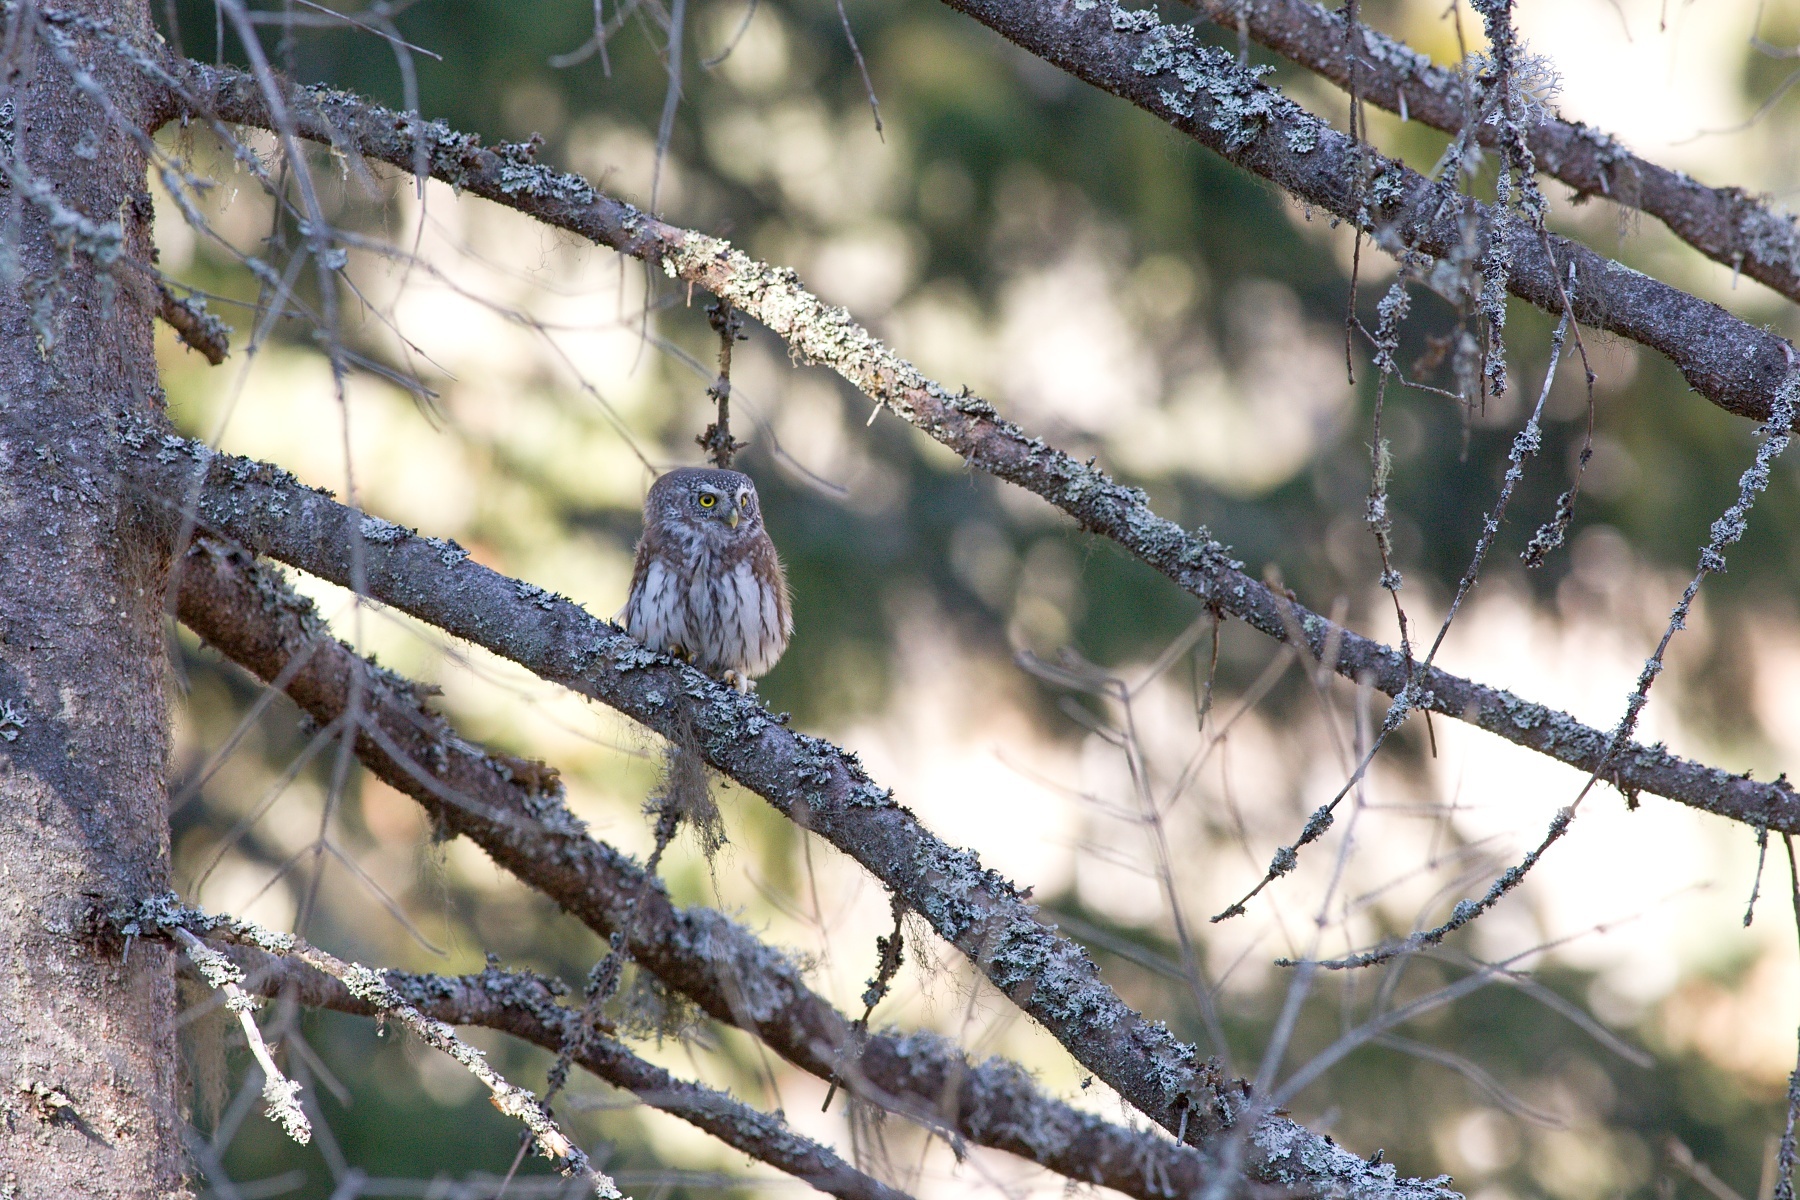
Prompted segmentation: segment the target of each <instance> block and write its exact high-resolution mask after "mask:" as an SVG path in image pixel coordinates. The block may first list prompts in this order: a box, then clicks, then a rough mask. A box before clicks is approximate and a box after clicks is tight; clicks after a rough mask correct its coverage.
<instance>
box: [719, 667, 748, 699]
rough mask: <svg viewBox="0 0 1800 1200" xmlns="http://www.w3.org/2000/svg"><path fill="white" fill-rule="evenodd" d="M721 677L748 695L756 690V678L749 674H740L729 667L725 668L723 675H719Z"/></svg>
mask: <svg viewBox="0 0 1800 1200" xmlns="http://www.w3.org/2000/svg"><path fill="white" fill-rule="evenodd" d="M719 679H720V680H721V681H723V682H725V683H728V684H730V685H731V686H732V687H734V688H736V689H737V690H738V691H740V692H742V693H743V694H744V695H746V696H748V695H749V694H750V693H751V692H754V691H755V690H756V680H754V679H752V678H750V677H749V676H748V675H740V674H739V673H738V672H736V671H734V670H732V669H731V668H729V667H727V668H726V669H725V673H724V674H723V675H721V676H719Z"/></svg>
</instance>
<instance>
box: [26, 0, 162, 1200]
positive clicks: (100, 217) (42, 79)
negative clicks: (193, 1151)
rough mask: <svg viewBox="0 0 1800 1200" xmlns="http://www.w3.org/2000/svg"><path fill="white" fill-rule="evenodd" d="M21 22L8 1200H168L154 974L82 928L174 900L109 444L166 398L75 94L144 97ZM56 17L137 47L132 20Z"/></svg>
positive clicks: (126, 153)
mask: <svg viewBox="0 0 1800 1200" xmlns="http://www.w3.org/2000/svg"><path fill="white" fill-rule="evenodd" d="M19 7H20V6H18V5H8V6H6V10H10V11H6V10H0V12H4V13H5V15H4V17H0V20H3V21H4V22H5V25H6V28H5V30H4V33H5V38H6V40H5V43H4V49H3V51H0V52H3V53H5V54H6V56H7V57H6V59H5V62H4V64H3V66H4V71H5V73H4V75H3V76H0V121H3V122H4V123H0V154H3V155H4V157H5V158H6V159H7V160H8V163H7V169H6V172H5V176H6V180H5V183H4V184H0V900H3V902H0V1197H12V1196H18V1197H49V1196H70V1197H73V1196H84V1197H85V1196H95V1197H99V1196H105V1197H124V1196H131V1197H167V1196H175V1195H185V1194H186V1190H185V1184H184V1182H183V1175H184V1170H183V1156H182V1152H181V1148H180V1132H179V1131H180V1114H179V1112H178V1108H177V1105H178V1098H177V1091H176V1084H177V1070H176V1049H175V1045H176V1043H175V1029H174V1015H175V992H174V983H173V979H172V974H171V971H170V963H169V960H168V953H167V951H165V950H163V949H160V948H158V947H154V946H146V945H138V946H135V947H133V948H132V949H131V952H130V954H129V956H127V957H122V956H121V953H120V947H119V945H118V943H117V941H116V939H115V940H111V941H109V940H108V939H106V938H104V937H103V936H100V933H101V928H100V927H101V922H99V921H98V920H97V919H96V914H98V913H102V912H104V911H106V909H108V908H110V907H112V906H114V905H116V904H119V903H121V902H125V903H128V902H130V901H133V900H135V899H137V898H140V897H143V896H146V895H149V894H152V893H155V892H159V891H162V890H165V889H166V888H167V887H168V883H169V834H168V813H167V794H166V789H165V784H164V768H165V761H164V760H165V757H166V752H167V747H168V736H167V723H166V719H165V717H166V714H165V708H164V697H163V688H162V680H163V672H164V669H165V668H164V665H163V640H162V625H161V621H162V609H163V592H164V588H165V586H166V584H165V567H166V557H165V551H164V550H163V548H162V547H161V546H159V545H158V543H157V540H156V539H155V538H153V537H149V536H146V525H145V523H144V522H143V521H142V520H140V519H139V514H138V504H139V502H138V501H137V500H135V499H134V498H133V497H132V496H131V495H130V494H128V493H127V492H126V490H125V489H124V487H123V484H122V482H121V481H122V478H123V476H122V473H121V471H120V470H119V461H120V456H121V454H122V453H124V451H123V448H122V447H121V445H120V442H119V440H118V437H117V436H116V434H115V430H116V427H117V425H118V421H119V418H120V416H121V415H122V414H125V413H127V412H136V413H140V414H141V413H147V412H151V411H153V410H154V409H156V408H157V407H159V406H160V405H161V402H162V396H161V391H160V389H159V388H158V387H157V381H156V363H155V357H154V350H153V343H152V328H151V312H152V310H151V308H150V307H149V306H148V304H147V303H146V297H147V296H149V295H152V294H154V293H153V292H152V291H151V288H150V286H149V285H147V283H146V276H145V274H144V272H143V271H142V269H141V267H135V268H134V267H133V265H132V261H131V260H135V261H136V263H138V264H144V263H148V262H149V261H150V259H151V245H150V238H149V231H150V196H149V194H148V192H147V191H146V190H145V186H144V183H145V164H144V158H143V155H142V153H141V151H140V149H139V147H138V146H137V145H136V144H134V141H133V139H132V137H131V136H130V135H129V134H128V133H127V132H124V131H122V130H121V129H119V128H118V127H117V125H116V124H115V123H114V119H113V118H112V117H109V116H108V114H107V112H106V109H105V106H103V105H102V104H101V103H100V102H99V101H98V100H97V99H96V98H95V97H94V95H92V94H90V92H89V91H85V90H84V87H83V84H86V86H88V87H90V88H91V87H93V86H94V85H97V86H98V88H99V89H103V90H104V93H105V95H106V96H108V97H109V98H110V101H111V103H112V104H113V105H114V106H115V108H116V115H117V116H118V117H119V118H122V119H123V120H124V121H125V122H128V123H130V124H132V125H133V126H134V127H135V128H140V129H141V128H143V127H145V124H146V122H147V120H148V118H149V117H150V116H151V114H152V110H153V105H154V102H155V99H156V92H155V90H154V89H153V87H152V86H151V85H150V83H149V82H148V81H147V80H145V79H144V78H142V77H141V76H139V75H137V74H135V73H134V72H133V71H132V70H131V69H130V68H128V67H126V66H123V65H122V64H121V62H120V59H119V58H118V57H117V56H116V55H114V54H112V53H111V52H110V51H109V48H108V47H106V46H105V45H104V43H102V42H100V41H98V40H96V39H94V38H93V37H92V36H91V35H90V34H89V33H84V32H82V31H80V30H78V29H75V28H71V27H70V26H68V25H59V26H57V27H55V28H54V29H53V30H51V32H50V33H49V34H48V35H46V34H44V33H43V32H42V31H39V30H34V29H33V27H32V25H31V23H30V22H29V21H27V20H24V19H22V18H21V15H20V12H19ZM25 7H29V5H27V6H25ZM58 7H59V9H60V10H61V11H62V12H64V13H68V12H73V13H77V14H80V15H82V16H86V17H93V18H101V19H104V20H106V21H107V22H109V23H110V24H111V27H112V28H113V29H115V30H117V31H119V32H121V33H126V34H129V35H132V36H133V37H134V38H136V39H138V40H139V41H141V42H145V43H147V42H148V41H149V38H150V34H149V30H150V22H149V14H148V11H147V9H146V7H145V4H144V3H143V0H79V2H71V0H63V3H62V4H60V5H59V6H58ZM58 37H60V38H62V39H65V41H64V44H63V45H61V47H60V48H59V47H58V44H57V42H56V41H55V40H52V39H55V38H58ZM59 54H62V55H65V56H67V58H68V60H69V61H68V62H64V61H61V60H59ZM76 64H79V65H80V66H81V67H83V68H85V69H86V70H87V71H88V72H90V73H91V82H89V81H88V80H85V79H84V80H82V81H81V82H78V77H77V76H76V75H75V74H72V72H71V67H73V66H75V65H76ZM5 100H10V101H11V108H12V114H11V119H10V121H4V118H5V117H6V115H7V105H6V103H5V102H4V101H5Z"/></svg>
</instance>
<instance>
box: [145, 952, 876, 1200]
mask: <svg viewBox="0 0 1800 1200" xmlns="http://www.w3.org/2000/svg"><path fill="white" fill-rule="evenodd" d="M159 931H160V932H161V933H162V934H163V935H164V936H169V935H173V936H174V937H175V938H177V939H181V938H182V935H184V934H185V935H186V937H187V938H193V937H194V935H193V934H192V933H190V932H189V931H188V929H187V927H186V926H185V925H182V924H164V925H162V926H160V927H159ZM194 940H195V942H196V943H197V944H199V945H200V946H201V947H202V951H203V952H210V953H211V954H213V955H217V956H220V957H222V958H225V959H228V960H229V961H230V963H231V965H232V966H234V967H235V968H236V970H237V971H238V972H239V973H240V974H241V976H242V978H241V979H239V980H238V981H237V982H236V983H235V984H233V985H232V986H234V987H241V988H242V989H244V990H245V991H248V992H250V993H253V994H256V995H261V996H266V997H269V998H271V999H273V998H278V997H287V996H292V997H293V998H294V999H295V1000H297V1001H298V1002H299V1003H301V1004H304V1005H306V1006H307V1007H309V1008H329V1009H335V1010H336V1011H338V1012H345V1013H352V1014H354V1015H357V1016H364V1017H378V1016H383V1015H385V1014H386V1013H387V1012H388V1009H385V1008H382V1007H380V1006H379V1005H376V1004H372V1003H370V1002H369V1000H368V999H366V998H364V997H363V996H360V995H358V994H356V993H355V992H353V991H351V989H350V988H349V986H348V985H346V984H345V983H344V982H343V981H342V980H340V979H337V978H335V977H334V976H332V975H329V974H327V973H326V972H324V971H322V970H319V969H318V968H316V967H314V966H311V965H309V964H307V963H305V962H302V961H298V960H297V959H295V958H292V957H288V956H285V955H277V954H272V953H270V952H269V951H268V950H267V949H264V948H262V947H261V946H259V945H257V944H254V943H250V942H247V941H245V940H243V939H241V938H238V937H234V936H233V935H232V932H231V930H230V929H229V927H226V928H224V929H213V930H212V931H211V932H209V934H208V936H207V938H206V940H205V941H201V940H200V939H197V938H196V939H194ZM183 944H184V945H185V944H186V942H185V940H184V941H183ZM370 974H371V975H373V976H374V977H375V978H376V979H378V980H379V982H380V983H381V984H383V985H385V986H386V988H387V989H388V992H389V993H391V994H392V995H393V996H396V997H398V998H399V999H400V1000H402V1001H403V1002H404V1003H406V1004H407V1005H409V1006H411V1007H412V1008H414V1009H416V1010H417V1011H418V1012H420V1013H422V1014H423V1015H424V1016H425V1017H426V1018H428V1019H429V1020H432V1021H439V1022H443V1023H444V1024H446V1025H464V1026H467V1025H479V1026H481V1027H482V1028H484V1029H494V1030H498V1031H499V1032H501V1033H505V1034H510V1035H511V1036H513V1037H516V1038H518V1039H519V1040H520V1041H525V1042H530V1043H532V1044H533V1045H536V1046H541V1047H543V1048H544V1049H546V1050H549V1051H551V1052H552V1053H555V1052H558V1051H560V1050H561V1049H562V1047H563V1045H564V1044H565V1043H566V1042H569V1041H574V1042H576V1044H578V1045H579V1046H580V1050H579V1051H578V1052H577V1053H576V1056H575V1058H576V1061H577V1062H579V1063H581V1065H582V1066H584V1067H586V1068H587V1069H588V1070H589V1071H591V1072H593V1074H594V1075H596V1076H598V1077H599V1078H601V1079H604V1080H606V1081H607V1082H608V1083H611V1084H613V1085H615V1086H617V1087H621V1088H624V1089H626V1090H627V1091H630V1092H632V1093H634V1094H636V1095H637V1097H638V1098H639V1099H640V1100H642V1101H643V1102H644V1103H645V1104H648V1105H650V1106H651V1107H652V1108H659V1109H661V1110H662V1111H663V1112H666V1113H669V1114H670V1115H672V1116H677V1117H680V1118H681V1119H682V1120H684V1121H686V1122H688V1123H689V1124H690V1125H694V1126H697V1127H699V1128H700V1129H703V1130H705V1131H706V1132H707V1133H710V1134H712V1135H713V1136H714V1137H716V1138H718V1139H719V1140H720V1141H722V1142H724V1143H725V1144H726V1145H727V1146H730V1147H732V1148H733V1149H736V1150H742V1151H743V1152H744V1153H745V1154H748V1155H749V1156H750V1157H752V1158H756V1159H760V1160H762V1161H763V1162H766V1163H768V1164H769V1165H770V1166H772V1167H776V1168H778V1169H780V1170H782V1171H786V1172H787V1173H788V1174H789V1175H792V1176H794V1177H795V1178H796V1179H801V1180H804V1181H805V1182H807V1183H809V1184H811V1185H812V1186H813V1187H814V1188H816V1189H818V1190H819V1191H821V1192H825V1193H827V1194H828V1195H832V1196H841V1197H843V1198H844V1200H908V1197H907V1195H906V1193H905V1192H902V1191H899V1190H898V1189H896V1188H892V1187H889V1186H888V1185H887V1184H885V1183H882V1182H881V1181H880V1180H877V1179H873V1178H871V1177H870V1176H868V1175H865V1174H864V1173H863V1172H861V1171H859V1170H857V1169H856V1168H855V1167H853V1166H851V1165H850V1164H849V1163H847V1162H845V1161H844V1160H843V1159H841V1158H839V1157H838V1155H837V1153H836V1152H835V1151H833V1150H832V1149H831V1148H830V1147H829V1146H822V1145H820V1144H819V1143H818V1142H815V1141H813V1140H812V1139H811V1138H808V1137H806V1136H804V1135H802V1134H800V1133H797V1132H796V1131H794V1130H793V1129H790V1128H789V1127H788V1125H787V1123H786V1122H785V1121H783V1120H782V1119H781V1118H779V1117H775V1116H771V1115H769V1114H768V1113H765V1112H762V1111H760V1110H758V1109H755V1108H752V1107H750V1106H749V1105H747V1104H744V1103H743V1102H742V1101H739V1100H736V1099H733V1098H732V1097H731V1096H729V1095H727V1094H726V1093H724V1092H720V1091H715V1090H714V1089H712V1088H709V1087H706V1086H704V1085H702V1084H698V1083H693V1082H690V1081H688V1080H685V1079H681V1078H679V1077H677V1076H675V1075H671V1074H670V1073H669V1072H668V1071H665V1070H663V1069H662V1068H661V1067H659V1066H657V1065H655V1064H654V1063H651V1062H647V1061H645V1060H644V1059H642V1058H639V1057H638V1056H637V1055H636V1054H634V1053H632V1051H631V1050H630V1048H629V1047H627V1046H625V1045H624V1044H623V1043H622V1042H619V1041H616V1040H614V1039H613V1038H611V1037H607V1036H604V1035H594V1034H591V1033H589V1034H587V1035H586V1036H584V1035H583V1032H582V1031H581V1030H580V1029H578V1026H579V1024H580V1015H579V1014H578V1013H576V1012H575V1011H573V1010H572V1009H570V1008H568V1007H566V1006H565V1005H563V1004H562V1003H560V1002H559V1001H558V1000H557V996H558V995H559V994H560V993H559V992H558V991H557V990H556V989H555V988H554V987H553V986H552V984H553V981H550V980H546V979H544V978H543V977H542V976H539V975H533V974H527V973H520V972H513V971H501V970H497V969H495V968H493V967H489V968H488V969H487V970H485V971H483V972H481V974H479V975H461V976H456V977H454V978H451V977H446V976H442V975H415V974H411V973H409V972H406V971H381V972H370Z"/></svg>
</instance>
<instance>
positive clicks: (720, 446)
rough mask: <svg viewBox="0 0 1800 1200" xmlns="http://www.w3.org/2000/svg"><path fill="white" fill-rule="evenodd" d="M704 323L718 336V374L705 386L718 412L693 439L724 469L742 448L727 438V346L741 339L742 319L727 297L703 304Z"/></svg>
mask: <svg viewBox="0 0 1800 1200" xmlns="http://www.w3.org/2000/svg"><path fill="white" fill-rule="evenodd" d="M706 322H707V324H709V325H711V326H712V329H713V332H714V333H716V334H718V335H719V377H718V378H717V379H715V380H713V383H712V386H711V387H709V388H707V389H706V394H707V395H709V396H711V397H712V398H713V402H714V403H715V404H717V405H718V407H719V415H718V419H717V420H715V421H714V422H713V423H712V424H711V425H708V426H707V427H706V432H705V433H703V434H701V435H700V436H699V437H697V438H695V439H694V440H695V441H696V442H698V443H699V444H700V448H701V449H702V450H704V451H706V453H707V454H708V456H710V457H711V458H712V461H713V466H715V467H719V468H720V469H725V468H728V467H730V466H731V458H732V456H733V455H734V454H736V453H737V452H738V451H739V450H742V449H743V448H744V443H742V442H736V441H733V440H732V439H731V348H732V346H734V345H735V344H736V343H738V342H741V341H743V340H744V318H743V317H742V316H740V315H738V312H737V310H736V309H734V308H732V307H731V302H730V301H729V300H718V301H715V302H714V303H712V304H709V305H707V306H706Z"/></svg>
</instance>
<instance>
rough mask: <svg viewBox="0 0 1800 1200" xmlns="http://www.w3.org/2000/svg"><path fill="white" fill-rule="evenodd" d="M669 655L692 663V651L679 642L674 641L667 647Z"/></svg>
mask: <svg viewBox="0 0 1800 1200" xmlns="http://www.w3.org/2000/svg"><path fill="white" fill-rule="evenodd" d="M669 657H670V658H673V659H677V660H679V661H681V662H684V663H688V664H690V665H692V663H693V661H694V655H693V653H692V651H690V650H689V649H688V648H687V647H686V646H684V645H682V644H681V643H680V642H676V643H675V644H674V645H673V646H670V647H669Z"/></svg>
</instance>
